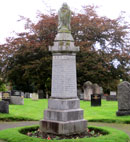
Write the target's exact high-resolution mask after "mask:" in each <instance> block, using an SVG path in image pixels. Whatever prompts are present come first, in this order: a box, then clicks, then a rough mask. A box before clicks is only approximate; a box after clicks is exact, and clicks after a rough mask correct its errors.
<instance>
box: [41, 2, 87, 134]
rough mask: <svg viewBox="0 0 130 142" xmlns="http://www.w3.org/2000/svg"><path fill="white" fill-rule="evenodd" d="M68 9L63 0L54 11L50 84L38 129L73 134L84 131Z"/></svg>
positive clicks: (74, 48) (75, 49) (84, 124)
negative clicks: (55, 30) (55, 15)
mask: <svg viewBox="0 0 130 142" xmlns="http://www.w3.org/2000/svg"><path fill="white" fill-rule="evenodd" d="M70 16H71V11H70V9H69V7H68V5H67V4H66V3H64V4H63V6H62V8H61V9H60V10H59V12H58V20H59V21H58V34H57V35H56V38H55V41H54V46H53V47H49V50H50V51H51V52H52V55H53V57H52V86H51V87H52V88H51V98H50V99H49V100H48V109H47V110H45V111H44V119H43V120H41V121H40V130H41V132H43V133H44V132H46V133H54V134H58V135H60V134H61V135H69V134H76V133H81V132H84V131H86V127H87V121H86V120H84V119H83V110H82V109H80V100H79V99H78V97H77V77H76V52H78V51H79V47H75V46H74V39H73V37H72V35H71V31H70Z"/></svg>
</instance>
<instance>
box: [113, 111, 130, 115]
mask: <svg viewBox="0 0 130 142" xmlns="http://www.w3.org/2000/svg"><path fill="white" fill-rule="evenodd" d="M116 115H117V116H126V115H130V110H122V111H120V110H119V111H117V112H116Z"/></svg>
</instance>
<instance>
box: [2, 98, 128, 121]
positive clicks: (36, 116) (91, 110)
mask: <svg viewBox="0 0 130 142" xmlns="http://www.w3.org/2000/svg"><path fill="white" fill-rule="evenodd" d="M47 105H48V100H46V99H40V100H38V101H32V100H31V99H24V105H10V106H9V112H10V113H9V114H2V113H0V120H40V119H43V111H44V109H46V108H47ZM80 107H81V108H82V109H83V110H84V119H86V120H88V121H100V122H117V123H130V116H120V117H119V116H118V117H117V116H116V111H117V110H118V104H117V102H116V101H105V100H102V106H101V107H91V105H90V102H88V101H80Z"/></svg>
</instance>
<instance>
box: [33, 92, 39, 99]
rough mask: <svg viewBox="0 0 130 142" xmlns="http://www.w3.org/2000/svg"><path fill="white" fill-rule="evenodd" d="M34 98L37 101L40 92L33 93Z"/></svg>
mask: <svg viewBox="0 0 130 142" xmlns="http://www.w3.org/2000/svg"><path fill="white" fill-rule="evenodd" d="M32 100H33V101H37V100H38V93H32Z"/></svg>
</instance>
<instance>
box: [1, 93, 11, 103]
mask: <svg viewBox="0 0 130 142" xmlns="http://www.w3.org/2000/svg"><path fill="white" fill-rule="evenodd" d="M10 96H11V92H9V91H7V92H2V100H3V101H7V102H9V103H10Z"/></svg>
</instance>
